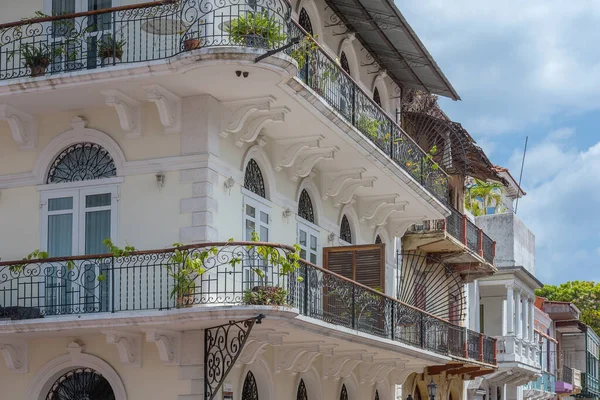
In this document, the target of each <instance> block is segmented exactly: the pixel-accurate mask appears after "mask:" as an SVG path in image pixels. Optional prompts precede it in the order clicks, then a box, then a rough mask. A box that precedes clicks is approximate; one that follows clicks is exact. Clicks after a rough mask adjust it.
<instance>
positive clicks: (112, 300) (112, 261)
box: [110, 256, 115, 313]
mask: <svg viewBox="0 0 600 400" xmlns="http://www.w3.org/2000/svg"><path fill="white" fill-rule="evenodd" d="M110 306H111V308H112V312H113V313H114V312H115V257H114V256H112V257H111V258H110Z"/></svg>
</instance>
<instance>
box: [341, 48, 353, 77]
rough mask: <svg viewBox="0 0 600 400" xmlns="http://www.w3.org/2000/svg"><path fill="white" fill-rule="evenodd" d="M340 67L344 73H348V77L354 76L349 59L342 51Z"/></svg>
mask: <svg viewBox="0 0 600 400" xmlns="http://www.w3.org/2000/svg"><path fill="white" fill-rule="evenodd" d="M340 65H341V67H342V69H343V70H344V71H346V72H347V73H348V75H352V74H351V72H350V64H349V63H348V57H346V53H345V52H343V51H342V54H340Z"/></svg>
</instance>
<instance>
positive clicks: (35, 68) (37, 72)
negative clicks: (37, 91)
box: [29, 58, 50, 77]
mask: <svg viewBox="0 0 600 400" xmlns="http://www.w3.org/2000/svg"><path fill="white" fill-rule="evenodd" d="M48 65H50V60H48V59H47V58H42V59H41V60H39V62H38V63H36V64H34V65H30V66H29V68H31V76H33V77H35V76H43V75H45V74H46V69H47V68H48Z"/></svg>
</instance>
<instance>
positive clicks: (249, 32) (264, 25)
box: [225, 10, 287, 49]
mask: <svg viewBox="0 0 600 400" xmlns="http://www.w3.org/2000/svg"><path fill="white" fill-rule="evenodd" d="M282 28H283V25H282V24H281V23H280V22H278V21H277V20H276V19H275V17H273V16H269V13H268V12H267V11H266V10H263V11H262V12H249V13H248V14H246V15H240V16H239V17H237V18H234V19H232V20H231V21H230V22H229V24H228V26H227V27H226V28H225V31H226V32H227V33H228V34H229V36H230V38H231V41H232V42H233V43H235V44H238V45H242V46H248V47H260V48H267V49H268V48H275V47H277V46H279V45H282V44H283V43H284V42H285V39H286V38H287V36H286V34H285V33H283V32H282Z"/></svg>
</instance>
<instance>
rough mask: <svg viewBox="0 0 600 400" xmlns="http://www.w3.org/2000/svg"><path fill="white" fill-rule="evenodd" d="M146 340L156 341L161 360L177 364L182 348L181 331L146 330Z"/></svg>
mask: <svg viewBox="0 0 600 400" xmlns="http://www.w3.org/2000/svg"><path fill="white" fill-rule="evenodd" d="M146 341H147V342H149V343H156V347H157V349H158V355H159V357H160V360H161V361H162V362H164V363H165V364H169V365H177V364H178V363H179V354H180V349H181V332H177V331H167V330H160V329H155V330H151V331H147V332H146Z"/></svg>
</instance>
